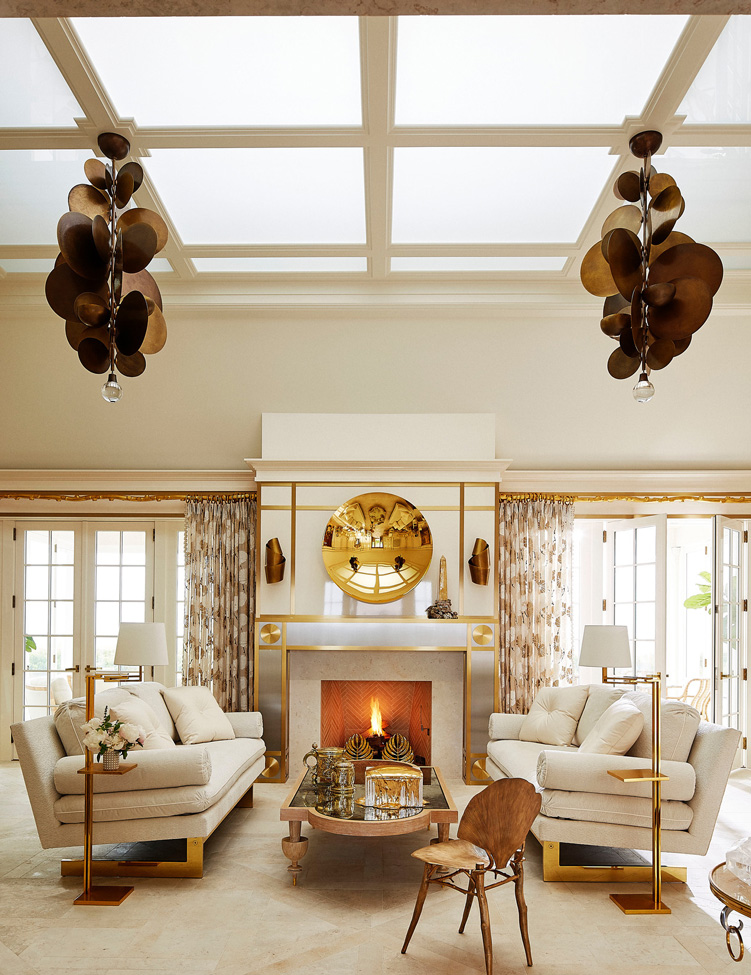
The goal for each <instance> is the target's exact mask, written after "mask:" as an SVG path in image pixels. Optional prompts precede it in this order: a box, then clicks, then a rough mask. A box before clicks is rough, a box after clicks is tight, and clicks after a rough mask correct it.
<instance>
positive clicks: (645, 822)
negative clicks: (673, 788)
mask: <svg viewBox="0 0 751 975" xmlns="http://www.w3.org/2000/svg"><path fill="white" fill-rule="evenodd" d="M540 811H541V812H542V814H543V815H544V816H551V817H553V818H554V819H577V820H580V821H581V822H589V823H593V822H594V823H613V824H614V825H617V826H641V827H643V828H644V829H651V828H652V800H651V799H637V798H635V797H632V796H609V795H604V794H602V793H592V792H560V791H558V790H557V789H545V790H544V792H543V793H542V808H541V810H540ZM693 816H694V814H693V810H692V809H691V806H689V805H688V803H686V802H675V801H668V802H663V803H662V819H661V823H662V828H663V829H664V830H668V829H674V830H686V829H688V828H689V826H690V825H691V820H692V819H693Z"/></svg>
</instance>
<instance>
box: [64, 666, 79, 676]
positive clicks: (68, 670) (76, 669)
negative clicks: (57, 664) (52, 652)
mask: <svg viewBox="0 0 751 975" xmlns="http://www.w3.org/2000/svg"><path fill="white" fill-rule="evenodd" d="M80 670H81V665H80V664H76V666H75V667H66V668H65V673H66V674H77V673H79V672H80Z"/></svg>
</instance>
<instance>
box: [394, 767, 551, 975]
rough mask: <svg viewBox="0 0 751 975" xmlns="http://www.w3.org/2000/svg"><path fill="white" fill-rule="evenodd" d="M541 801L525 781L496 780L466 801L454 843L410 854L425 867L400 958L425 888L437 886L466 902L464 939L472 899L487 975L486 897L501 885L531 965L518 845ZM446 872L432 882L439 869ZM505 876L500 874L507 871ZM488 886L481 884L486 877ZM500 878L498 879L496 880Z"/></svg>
mask: <svg viewBox="0 0 751 975" xmlns="http://www.w3.org/2000/svg"><path fill="white" fill-rule="evenodd" d="M541 801H542V799H541V796H540V794H539V793H538V792H537V791H536V790H535V787H534V786H533V785H532V784H531V783H530V782H527V781H526V780H525V779H500V780H499V781H497V782H493V783H492V784H491V785H489V786H487V788H485V789H483V791H482V792H480V793H479V795H476V796H475V797H474V798H473V799H471V800H470V802H469V805H468V806H467V808H466V809H465V811H464V815H463V816H462V818H461V821H460V823H459V829H458V830H457V837H458V839H455V840H447V841H446V842H443V843H433V844H432V845H431V846H425V847H423V848H422V849H420V850H415V852H414V853H413V854H412V856H413V857H417V859H418V860H423V861H424V862H425V869H424V872H423V876H422V883H421V884H420V890H419V891H418V894H417V903H416V904H415V910H414V913H413V915H412V921H411V923H410V926H409V931H407V937H406V938H405V939H404V946H403V947H402V954H404V953H405V952H406V950H407V945H408V944H409V942H410V939H411V937H412V934H413V932H414V930H415V928H416V927H417V922H418V921H419V919H420V914H421V913H422V908H423V904H424V903H425V897H426V896H427V893H428V887H429V885H430V884H440V885H441V886H442V887H451V888H452V889H453V890H458V891H459V892H460V893H462V894H464V895H465V897H466V898H467V900H466V903H465V905H464V914H463V916H462V923H461V925H460V926H459V934H463V933H464V926H465V924H466V923H467V918H468V917H469V912H470V910H471V909H472V898H473V897H476V898H477V903H478V906H479V908H480V926H481V928H482V943H483V947H484V949H485V971H486V973H487V975H491V973H492V970H493V945H492V941H491V936H490V918H489V916H488V901H487V898H486V896H485V894H486V891H488V890H492V889H493V888H494V887H501V886H502V885H503V884H508V883H512V882H513V884H514V890H515V893H516V906H517V909H518V912H519V928H520V930H521V935H522V941H523V942H524V950H525V952H526V954H527V965H530V966H531V964H532V951H531V949H530V947H529V934H528V933H527V905H526V903H525V901H524V868H523V866H522V864H523V862H524V844H525V842H526V839H527V833H528V832H529V829H530V827H531V825H532V823H533V822H534V819H535V816H537V814H538V813H539V811H540V804H541ZM440 868H444V870H445V869H446V868H447V869H448V870H449V871H450V872H449V873H443V875H441V876H436V872H437V871H438V870H439V869H440ZM509 870H510V872H504V871H509ZM459 874H464V875H465V876H466V877H467V887H466V888H464V887H461V886H459V885H458V884H456V883H454V882H453V881H454V878H455V877H458V876H459ZM487 874H490V875H491V879H493V878H496V879H495V882H494V883H491V884H488V885H487V886H486V884H485V878H486V875H487ZM497 878H502V879H497Z"/></svg>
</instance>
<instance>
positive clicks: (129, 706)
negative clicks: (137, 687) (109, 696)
mask: <svg viewBox="0 0 751 975" xmlns="http://www.w3.org/2000/svg"><path fill="white" fill-rule="evenodd" d="M129 698H130V699H129V700H128V701H123V702H122V703H120V704H116V705H115V706H114V707H113V708H112V717H113V718H116V719H117V720H118V721H122V722H126V721H129V722H131V723H132V724H134V725H137V726H138V727H139V728H140V729H141V731H142V732H143V745H136V747H135V748H134V749H132V751H139V752H140V751H144V750H146V751H151V750H157V749H162V748H177V745H176V744H175V743H174V741H173V740H172V739H171V738H170V736H169V735H168V734H167V732H166V731H165V730H164V728H163V727H162V726H161V724H160V723H159V720H158V718H157V716H156V715H155V714H154V712H153V711H152V710H151V708H150V707H149V706H148V704H147V703H146V702H145V701H141V700H140V699H139V698H137V697H134V696H133V695H132V694H131V695H129Z"/></svg>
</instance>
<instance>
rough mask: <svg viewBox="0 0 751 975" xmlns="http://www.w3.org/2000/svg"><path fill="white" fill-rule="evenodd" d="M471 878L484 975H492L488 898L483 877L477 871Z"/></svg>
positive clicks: (491, 943) (491, 942)
mask: <svg viewBox="0 0 751 975" xmlns="http://www.w3.org/2000/svg"><path fill="white" fill-rule="evenodd" d="M472 877H473V880H474V885H475V890H476V891H477V906H478V907H479V908H480V927H481V928H482V946H483V948H484V949H485V973H486V975H493V941H492V938H491V936H490V917H489V915H488V898H487V896H486V894H485V876H484V874H482V873H480V872H479V871H478V872H474V871H473V873H472Z"/></svg>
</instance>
